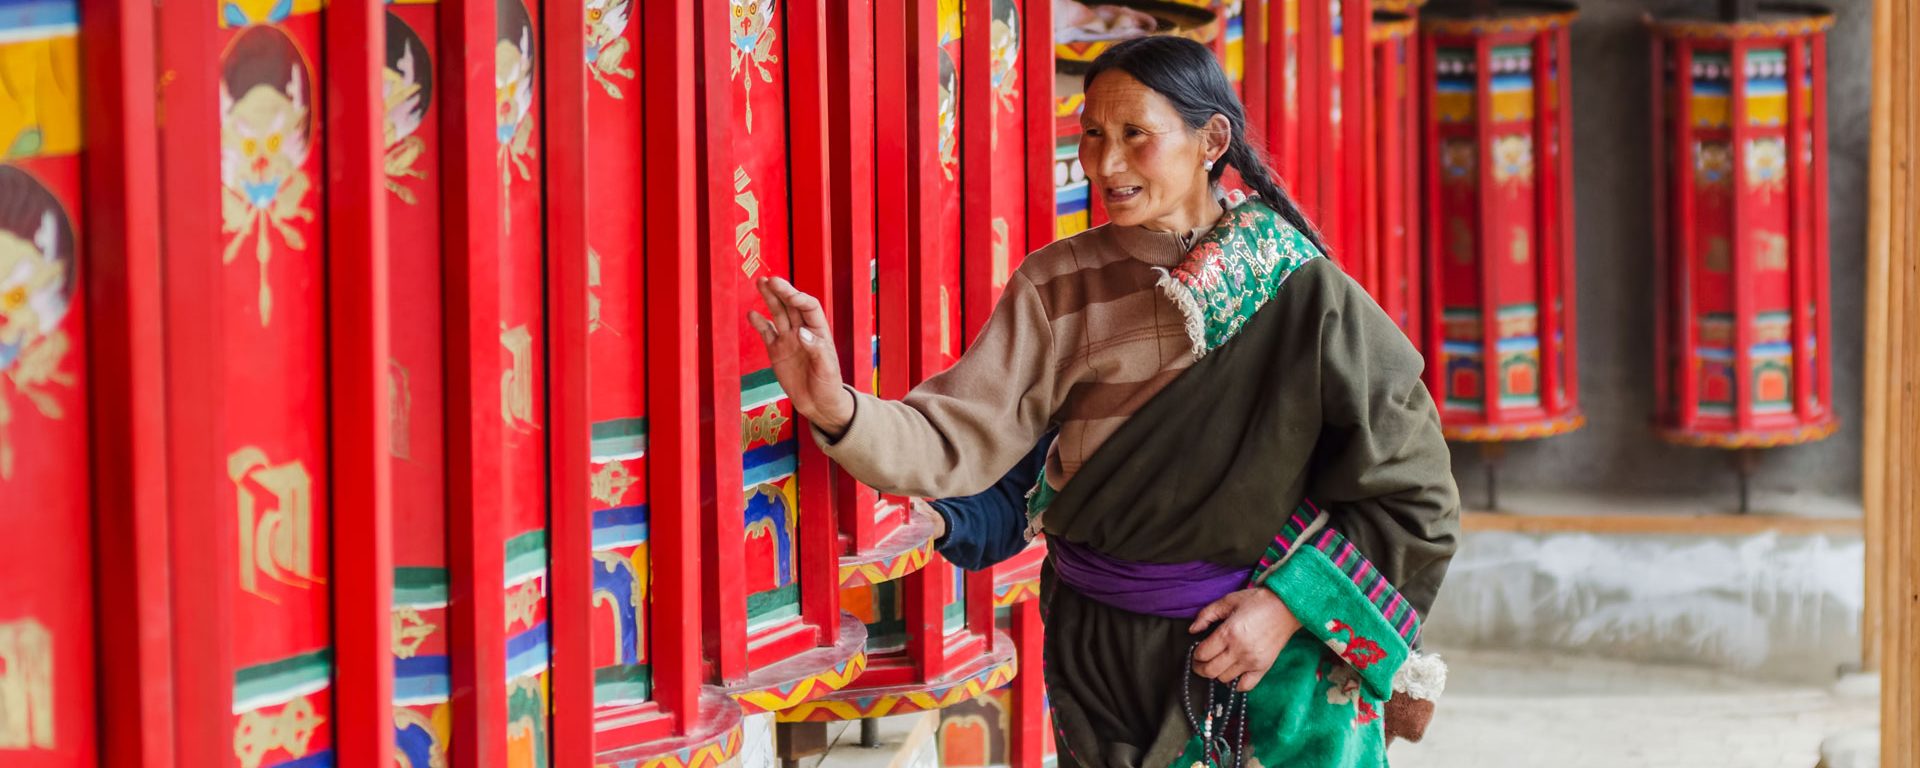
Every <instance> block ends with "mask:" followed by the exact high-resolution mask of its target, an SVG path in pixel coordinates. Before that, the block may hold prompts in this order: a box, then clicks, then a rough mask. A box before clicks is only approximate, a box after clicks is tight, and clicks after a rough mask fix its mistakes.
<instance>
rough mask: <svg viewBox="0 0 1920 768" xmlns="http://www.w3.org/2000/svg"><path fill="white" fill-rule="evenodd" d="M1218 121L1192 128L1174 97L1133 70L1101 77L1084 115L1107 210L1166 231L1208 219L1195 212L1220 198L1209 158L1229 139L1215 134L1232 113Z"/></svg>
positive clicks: (1084, 158)
mask: <svg viewBox="0 0 1920 768" xmlns="http://www.w3.org/2000/svg"><path fill="white" fill-rule="evenodd" d="M1214 122H1218V123H1220V124H1221V126H1215V125H1213V123H1212V122H1210V123H1209V124H1208V125H1206V126H1202V128H1201V129H1199V130H1195V129H1192V128H1188V127H1187V124H1186V122H1185V121H1183V120H1181V119H1180V113H1179V112H1178V111H1177V110H1175V109H1174V107H1173V102H1172V101H1169V100H1168V99H1167V97H1165V96H1162V95H1160V93H1159V92H1157V91H1155V90H1153V89H1152V88H1148V87H1147V86H1145V85H1143V84H1141V82H1140V81H1139V80H1135V79H1134V78H1133V76H1132V75H1129V74H1127V73H1126V72H1123V71H1120V70H1117V69H1116V70H1108V71H1106V72H1103V73H1101V74H1100V76H1099V77H1097V78H1095V79H1094V81H1093V85H1092V87H1090V88H1088V89H1087V101H1086V108H1085V109H1083V110H1081V114H1080V128H1081V131H1082V133H1081V136H1080V165H1081V166H1082V167H1084V168H1085V169H1086V172H1087V180H1088V181H1089V182H1090V184H1091V186H1092V192H1093V194H1095V195H1098V196H1099V197H1100V201H1101V202H1102V203H1104V204H1105V205H1106V209H1107V217H1108V218H1109V219H1111V220H1112V221H1113V223H1115V224H1119V225H1122V226H1135V227H1138V226H1144V227H1147V228H1149V229H1156V230H1161V231H1175V232H1180V231H1185V230H1187V229H1191V228H1195V227H1198V226H1201V225H1203V224H1205V222H1204V221H1196V220H1194V219H1195V218H1196V216H1195V213H1196V212H1199V211H1203V210H1206V209H1207V208H1208V207H1209V206H1210V205H1211V204H1212V202H1213V193H1212V191H1211V189H1210V188H1209V185H1208V183H1207V171H1206V162H1207V160H1208V159H1209V158H1214V157H1218V156H1219V154H1220V153H1222V152H1224V150H1225V146H1226V142H1225V140H1224V139H1223V138H1221V137H1218V136H1215V135H1213V134H1215V133H1216V132H1217V129H1218V128H1219V127H1224V124H1225V123H1226V119H1225V118H1224V117H1220V116H1215V119H1214ZM1210 139H1211V141H1210ZM1210 145H1211V146H1210Z"/></svg>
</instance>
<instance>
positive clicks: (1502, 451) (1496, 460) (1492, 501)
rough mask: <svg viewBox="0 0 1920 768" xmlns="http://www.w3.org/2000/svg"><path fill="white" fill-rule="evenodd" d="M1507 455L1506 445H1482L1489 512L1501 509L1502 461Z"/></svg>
mask: <svg viewBox="0 0 1920 768" xmlns="http://www.w3.org/2000/svg"><path fill="white" fill-rule="evenodd" d="M1506 453H1507V446H1506V444H1504V443H1481V444H1480V462H1481V464H1482V466H1483V467H1485V469H1486V472H1487V511H1489V512H1495V511H1498V510H1499V509H1500V459H1501V457H1503V456H1505V455H1506Z"/></svg>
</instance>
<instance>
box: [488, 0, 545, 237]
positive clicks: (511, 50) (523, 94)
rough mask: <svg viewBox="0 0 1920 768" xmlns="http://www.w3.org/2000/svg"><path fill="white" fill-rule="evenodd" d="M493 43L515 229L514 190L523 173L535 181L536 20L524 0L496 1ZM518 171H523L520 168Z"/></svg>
mask: <svg viewBox="0 0 1920 768" xmlns="http://www.w3.org/2000/svg"><path fill="white" fill-rule="evenodd" d="M495 10H496V12H497V14H498V16H497V17H496V18H495V20H494V30H495V34H494V43H493V67H494V69H493V116H494V138H495V139H496V140H498V141H499V142H500V149H499V152H498V153H497V157H498V162H499V165H500V197H501V200H500V204H501V208H502V210H501V219H502V221H504V222H505V226H506V230H507V231H508V232H512V231H513V208H512V206H511V205H510V203H511V201H512V195H511V190H512V189H513V180H514V177H515V176H516V175H517V176H518V177H519V178H520V180H521V181H533V168H532V166H531V165H529V163H531V162H532V161H533V158H534V155H535V153H536V151H537V149H536V148H535V147H534V146H533V120H530V119H528V118H529V116H530V114H531V113H532V112H533V88H534V82H533V66H534V61H535V60H536V59H535V58H534V49H533V21H532V19H531V18H530V17H529V16H528V15H527V7H526V6H524V5H521V4H520V0H500V2H497V3H495ZM516 171H517V172H518V173H516Z"/></svg>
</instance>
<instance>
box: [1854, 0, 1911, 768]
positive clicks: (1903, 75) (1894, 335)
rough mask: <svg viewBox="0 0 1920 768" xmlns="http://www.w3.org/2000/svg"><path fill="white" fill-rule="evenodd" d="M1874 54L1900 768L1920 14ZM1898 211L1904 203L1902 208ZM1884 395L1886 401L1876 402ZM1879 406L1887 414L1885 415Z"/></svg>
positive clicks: (1872, 240) (1895, 28)
mask: <svg viewBox="0 0 1920 768" xmlns="http://www.w3.org/2000/svg"><path fill="white" fill-rule="evenodd" d="M1874 30H1875V40H1874V48H1873V57H1874V58H1873V61H1874V67H1873V72H1874V91H1873V97H1874V99H1873V114H1874V119H1873V158H1874V159H1875V160H1876V161H1880V162H1875V163H1873V164H1871V168H1872V175H1873V180H1872V183H1871V187H1870V189H1871V190H1872V196H1871V200H1870V206H1869V224H1868V231H1869V235H1868V242H1869V244H1870V246H1869V248H1870V259H1871V261H1870V263H1871V264H1872V266H1871V267H1870V268H1869V270H1870V271H1869V274H1870V275H1873V276H1875V277H1877V276H1879V275H1880V274H1882V273H1881V272H1879V271H1878V269H1879V267H1880V266H1881V265H1885V267H1886V272H1885V273H1884V274H1885V275H1886V276H1887V277H1888V278H1890V279H1888V280H1887V281H1886V286H1885V292H1884V294H1883V293H1882V292H1881V290H1880V289H1879V288H1878V287H1877V286H1876V287H1875V288H1874V289H1873V290H1870V291H1869V295H1870V296H1871V297H1873V298H1875V299H1880V298H1882V296H1883V295H1884V301H1883V303H1881V304H1879V305H1876V306H1875V307H1874V308H1873V310H1874V311H1873V312H1870V313H1869V316H1870V317H1871V318H1874V320H1873V328H1874V330H1877V331H1880V332H1881V333H1882V334H1883V338H1884V342H1885V343H1874V342H1875V340H1874V339H1872V338H1870V339H1869V344H1868V350H1869V351H1868V355H1869V356H1870V357H1871V358H1874V360H1873V361H1872V362H1870V363H1869V365H1870V366H1871V368H1870V370H1873V371H1875V372H1878V373H1881V374H1882V377H1881V378H1878V379H1873V378H1870V379H1869V380H1868V381H1869V387H1868V391H1869V393H1870V396H1872V399H1871V400H1870V401H1869V407H1870V408H1874V409H1873V410H1869V411H1868V413H1867V420H1868V423H1872V422H1874V421H1876V420H1884V421H1885V422H1886V423H1888V424H1891V425H1892V428H1891V429H1890V430H1888V432H1887V433H1886V434H1885V435H1884V436H1883V437H1884V440H1883V441H1882V442H1880V443H1879V444H1877V445H1876V444H1875V443H1873V442H1869V443H1868V446H1867V448H1868V451H1869V453H1868V454H1867V457H1866V458H1867V463H1868V464H1869V465H1870V466H1871V465H1874V464H1878V465H1879V469H1878V470H1877V471H1875V472H1873V474H1872V475H1871V476H1872V477H1875V478H1876V479H1884V480H1885V481H1886V485H1885V486H1884V488H1883V489H1882V490H1881V491H1880V492H1879V493H1878V494H1876V495H1875V496H1873V497H1872V498H1873V499H1874V500H1875V501H1876V502H1877V503H1876V507H1875V508H1874V509H1873V510H1872V511H1871V512H1870V519H1869V526H1870V528H1869V529H1868V536H1869V538H1880V539H1882V540H1883V541H1885V542H1886V543H1885V545H1884V547H1885V548H1884V550H1883V565H1884V568H1885V574H1884V578H1883V579H1882V580H1881V581H1880V584H1881V585H1882V589H1883V592H1882V594H1881V595H1880V606H1881V609H1882V610H1883V611H1885V614H1884V615H1883V617H1882V621H1883V622H1884V623H1883V626H1882V628H1881V635H1880V637H1881V649H1882V653H1881V654H1880V656H1881V659H1882V662H1883V663H1884V667H1883V668H1882V672H1881V696H1880V728H1881V732H1880V749H1881V755H1882V756H1883V763H1884V764H1887V765H1893V764H1896V761H1898V760H1900V759H1903V758H1911V757H1912V756H1913V755H1914V754H1916V753H1920V520H1915V519H1914V515H1913V514H1912V510H1913V507H1914V505H1915V504H1916V503H1920V482H1916V481H1915V480H1913V479H1912V478H1913V473H1912V472H1910V471H1903V470H1905V469H1907V468H1908V465H1909V464H1910V462H1911V458H1910V457H1914V456H1916V454H1917V452H1920V388H1916V387H1914V386H1912V385H1913V384H1914V383H1915V382H1916V381H1920V314H1915V313H1910V312H1908V311H1907V309H1908V306H1909V304H1910V303H1911V301H1910V300H1911V299H1913V298H1914V297H1916V296H1920V211H1915V210H1914V208H1913V205H1912V204H1911V201H1913V200H1914V199H1916V197H1920V175H1916V173H1915V168H1914V167H1913V166H1914V163H1915V162H1916V161H1917V160H1920V158H1916V157H1915V155H1916V154H1917V153H1920V111H1917V108H1920V80H1916V78H1915V77H1914V75H1915V70H1916V69H1920V59H1916V58H1915V55H1914V52H1913V46H1914V45H1915V44H1916V43H1920V8H1916V7H1914V6H1913V5H1911V4H1909V3H1905V2H1896V1H1895V0H1878V2H1877V3H1875V8H1874ZM1896 201H1898V202H1897V203H1896ZM1875 395H1877V396H1875ZM1876 406H1877V407H1876Z"/></svg>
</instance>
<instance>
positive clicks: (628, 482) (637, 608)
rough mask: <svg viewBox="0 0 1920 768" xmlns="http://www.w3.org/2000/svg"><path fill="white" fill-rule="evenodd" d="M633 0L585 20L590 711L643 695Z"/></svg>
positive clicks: (644, 506)
mask: <svg viewBox="0 0 1920 768" xmlns="http://www.w3.org/2000/svg"><path fill="white" fill-rule="evenodd" d="M636 10H638V9H637V8H636V7H635V4H634V3H632V2H631V0H595V1H594V2H591V3H589V4H588V6H587V9H586V36H587V55H586V58H587V60H586V62H585V64H584V66H585V67H586V72H587V75H588V79H589V82H588V85H587V137H588V153H587V159H588V162H587V205H588V212H587V216H586V227H587V268H588V272H587V286H588V324H587V348H588V354H589V357H588V361H587V365H588V374H589V376H588V378H589V384H588V386H589V390H590V391H589V396H588V400H589V406H588V414H589V418H590V420H591V421H592V424H593V428H592V429H593V442H592V446H593V448H592V469H591V491H590V494H589V495H590V498H591V501H590V502H589V505H590V508H591V509H593V510H594V512H593V518H594V519H593V550H594V551H593V558H594V564H593V616H594V625H593V666H594V669H595V685H594V703H595V705H596V706H623V705H633V704H638V703H640V702H643V701H646V700H648V699H650V698H651V695H652V683H653V680H652V674H651V669H650V667H649V666H648V664H649V658H648V653H647V631H648V628H649V626H650V625H651V622H650V620H649V613H648V598H647V594H648V587H649V584H650V581H651V579H652V574H651V572H650V568H651V563H650V559H649V543H650V541H651V537H650V527H649V526H650V523H651V514H650V512H651V508H650V507H649V506H648V499H649V497H648V493H647V483H646V481H645V478H646V476H647V461H648V460H647V451H648V443H647V437H648V430H647V397H646V394H647V383H648V382H647V368H646V354H647V340H648V339H647V333H646V331H647V324H646V310H647V307H646V301H645V297H646V287H647V286H646V280H645V274H644V273H645V263H644V262H643V259H644V257H645V249H644V247H643V246H644V242H645V235H646V233H645V231H644V222H645V219H644V217H643V216H641V215H638V212H639V211H642V210H643V209H644V208H645V206H646V189H645V183H646V166H645V162H644V158H643V156H642V148H643V146H642V144H641V143H640V142H639V141H635V140H634V138H633V137H636V136H638V135H639V134H640V132H641V131H642V129H643V126H644V123H643V120H644V115H645V109H644V105H643V103H642V100H641V93H640V82H639V70H638V67H639V61H640V46H641V45H642V37H641V29H642V25H643V23H644V22H643V19H641V18H639V15H638V14H637V13H635V11H636Z"/></svg>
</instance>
